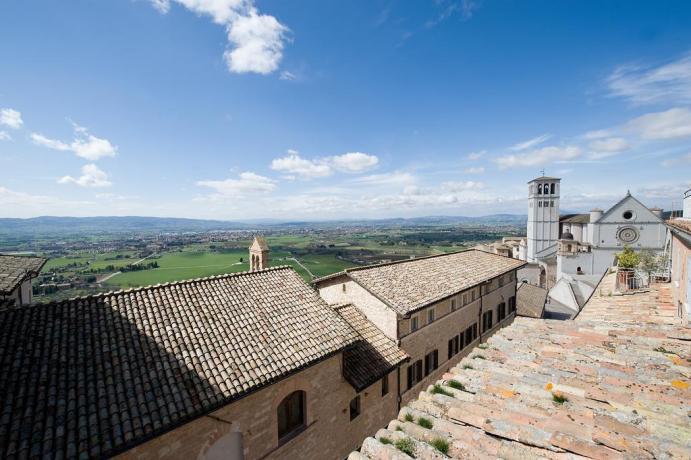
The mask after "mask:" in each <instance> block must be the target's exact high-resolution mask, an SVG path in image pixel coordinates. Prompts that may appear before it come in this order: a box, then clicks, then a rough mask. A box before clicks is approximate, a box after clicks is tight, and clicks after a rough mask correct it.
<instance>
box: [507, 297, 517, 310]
mask: <svg viewBox="0 0 691 460" xmlns="http://www.w3.org/2000/svg"><path fill="white" fill-rule="evenodd" d="M514 311H516V296H513V297H509V312H514Z"/></svg>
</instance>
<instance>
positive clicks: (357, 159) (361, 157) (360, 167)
mask: <svg viewBox="0 0 691 460" xmlns="http://www.w3.org/2000/svg"><path fill="white" fill-rule="evenodd" d="M327 161H328V163H329V164H331V165H332V166H333V168H334V169H336V170H338V171H342V172H348V173H358V172H363V171H367V170H369V169H372V168H374V167H375V166H377V164H378V163H379V158H377V157H376V156H375V155H369V154H367V153H362V152H348V153H344V154H343V155H336V156H333V157H329V158H328V159H327Z"/></svg>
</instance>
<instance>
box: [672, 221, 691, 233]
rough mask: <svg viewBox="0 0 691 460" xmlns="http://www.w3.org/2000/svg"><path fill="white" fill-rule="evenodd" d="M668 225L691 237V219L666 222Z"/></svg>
mask: <svg viewBox="0 0 691 460" xmlns="http://www.w3.org/2000/svg"><path fill="white" fill-rule="evenodd" d="M666 224H667V225H669V226H670V227H672V228H673V229H676V230H681V231H682V232H684V233H687V234H689V235H691V219H672V220H668V221H667V222H666Z"/></svg>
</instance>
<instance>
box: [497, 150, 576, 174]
mask: <svg viewBox="0 0 691 460" xmlns="http://www.w3.org/2000/svg"><path fill="white" fill-rule="evenodd" d="M581 153H582V151H581V149H580V148H579V147H576V146H573V145H567V146H564V147H556V146H551V147H542V148H540V149H537V150H532V151H530V152H527V153H522V154H511V155H505V156H502V157H499V158H496V159H494V160H493V161H494V162H495V163H497V164H498V165H499V167H500V168H501V169H507V168H519V167H527V166H538V165H543V164H547V163H553V162H560V161H567V160H573V159H574V158H577V157H579V156H580V155H581Z"/></svg>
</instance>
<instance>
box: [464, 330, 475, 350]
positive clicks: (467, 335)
mask: <svg viewBox="0 0 691 460" xmlns="http://www.w3.org/2000/svg"><path fill="white" fill-rule="evenodd" d="M472 342H473V331H472V328H470V327H469V328H468V329H466V330H465V346H466V347H467V346H468V345H470V344H471V343H472Z"/></svg>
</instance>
